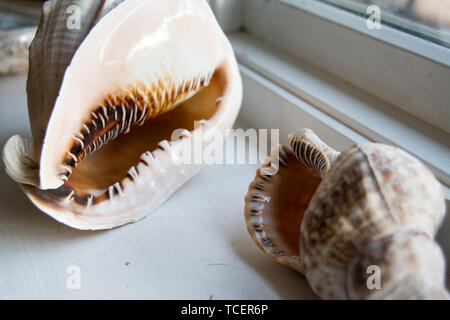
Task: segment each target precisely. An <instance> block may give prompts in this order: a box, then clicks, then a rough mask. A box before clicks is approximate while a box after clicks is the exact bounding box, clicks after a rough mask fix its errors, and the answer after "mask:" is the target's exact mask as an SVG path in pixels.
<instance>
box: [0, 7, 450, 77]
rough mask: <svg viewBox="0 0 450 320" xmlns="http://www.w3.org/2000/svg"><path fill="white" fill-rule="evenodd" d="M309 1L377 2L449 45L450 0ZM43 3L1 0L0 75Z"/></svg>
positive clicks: (24, 46) (20, 56) (398, 23)
mask: <svg viewBox="0 0 450 320" xmlns="http://www.w3.org/2000/svg"><path fill="white" fill-rule="evenodd" d="M99 1H100V0H99ZM242 1H245V0H242ZM271 1H277V0H271ZM309 1H321V2H325V3H328V4H331V5H333V6H336V7H338V8H340V9H342V10H346V11H350V12H353V13H355V14H358V15H362V16H367V12H366V10H367V7H368V6H369V5H377V6H379V7H380V9H381V12H382V16H381V21H382V23H383V24H385V25H389V26H392V27H395V28H398V29H401V30H403V31H405V32H408V33H411V34H413V35H415V36H418V37H421V38H424V39H427V40H429V41H432V42H434V43H438V44H440V45H443V46H446V47H450V41H449V34H450V31H449V30H450V0H309ZM43 2H45V0H0V74H8V73H23V72H26V70H27V65H28V54H27V50H28V45H29V43H30V42H31V40H32V38H33V36H34V32H35V27H36V25H37V24H38V22H39V16H40V11H41V7H42V4H43ZM210 2H212V1H210ZM294 2H295V0H294Z"/></svg>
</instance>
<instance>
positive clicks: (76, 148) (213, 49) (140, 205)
mask: <svg viewBox="0 0 450 320" xmlns="http://www.w3.org/2000/svg"><path fill="white" fill-rule="evenodd" d="M77 17H81V21H79V23H78V24H77V21H76V18H77ZM74 19H75V20H74ZM27 95H28V109H29V116H30V123H31V130H32V138H31V139H28V138H21V137H19V136H14V137H12V138H11V139H10V140H9V141H8V142H7V144H6V146H5V147H4V151H3V158H4V162H5V165H6V171H7V173H8V174H9V175H10V176H11V177H12V178H13V179H14V180H16V181H17V182H19V183H20V184H21V187H22V188H23V190H24V191H25V193H26V194H27V196H28V197H29V198H30V199H31V200H32V201H33V203H34V204H35V205H36V206H37V207H39V208H40V209H41V210H42V211H44V212H46V213H47V214H49V215H50V216H52V217H53V218H55V219H56V220H58V221H60V222H62V223H65V224H67V225H69V226H72V227H74V228H79V229H105V228H112V227H116V226H119V225H122V224H125V223H128V222H132V221H136V220H138V219H140V218H142V217H144V216H145V215H147V214H148V213H150V212H152V211H153V210H154V209H156V208H157V207H158V206H159V205H161V203H163V202H164V201H165V200H166V199H167V198H168V197H169V196H170V195H171V194H172V193H173V192H174V191H175V190H176V189H177V188H178V187H180V186H181V185H182V184H183V183H184V182H185V181H186V180H187V179H189V178H190V177H192V176H193V175H194V174H195V173H197V172H198V171H199V170H200V168H201V167H202V165H201V164H198V163H194V164H190V163H189V162H180V161H179V159H178V160H177V159H176V156H177V155H180V154H181V153H182V150H189V148H187V147H189V146H190V145H191V144H193V143H194V141H196V142H197V143H200V144H202V145H203V144H205V143H206V142H205V138H204V137H207V136H208V132H212V131H213V130H218V131H219V132H221V133H224V136H225V131H226V129H228V128H230V127H231V126H232V125H233V123H234V121H235V118H236V116H237V113H238V111H239V108H240V104H241V99H242V83H241V78H240V75H239V72H238V67H237V63H236V60H235V57H234V54H233V51H232V48H231V45H230V43H229V42H228V40H227V39H226V37H225V35H224V33H223V32H222V30H221V29H220V27H219V25H218V23H217V21H216V20H215V18H214V16H213V13H212V12H211V9H210V8H209V6H208V4H207V3H206V2H205V1H204V0H171V1H165V0H125V1H110V0H97V1H94V0H78V1H74V0H71V1H55V0H54V1H48V2H46V3H45V4H44V8H43V14H42V18H41V22H40V25H39V28H38V31H37V34H36V37H35V39H34V41H33V42H32V44H31V47H30V69H29V74H28V82H27ZM195 121H196V122H198V126H194V122H195ZM176 129H179V130H176ZM211 143H215V144H217V145H219V143H220V144H221V143H222V140H218V139H215V140H214V141H213V142H211ZM208 145H209V144H208ZM211 148H212V147H211Z"/></svg>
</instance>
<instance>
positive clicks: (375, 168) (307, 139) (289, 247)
mask: <svg viewBox="0 0 450 320" xmlns="http://www.w3.org/2000/svg"><path fill="white" fill-rule="evenodd" d="M289 140H290V147H288V146H285V145H278V146H276V147H275V148H276V149H275V150H272V154H271V156H270V157H269V158H268V159H267V160H266V161H265V163H264V164H263V167H268V166H273V165H274V163H275V164H276V163H279V169H278V172H277V173H276V174H274V175H272V176H263V175H262V174H261V169H258V171H257V173H256V177H255V179H254V180H253V182H252V183H251V184H250V186H249V190H248V193H247V195H246V197H245V209H244V213H245V218H246V222H247V229H248V231H249V233H250V235H251V236H252V238H253V239H254V241H255V242H256V244H257V246H258V247H259V248H260V249H261V250H262V251H263V252H264V253H266V254H267V255H268V256H269V257H271V258H272V259H274V260H275V261H277V262H279V263H282V264H285V265H288V266H290V267H292V268H294V269H296V270H297V271H299V272H301V273H302V274H304V275H305V277H306V278H307V280H308V283H309V284H310V285H311V288H312V289H313V290H314V291H315V292H316V293H317V294H318V295H319V296H320V297H322V298H324V299H406V298H408V299H413V298H420V299H448V298H449V294H448V292H447V290H446V289H445V285H444V274H445V260H444V256H443V253H442V250H441V249H440V247H439V246H438V245H437V243H436V242H435V241H434V240H433V239H434V237H435V235H436V231H437V230H438V228H439V226H440V225H441V223H442V221H443V218H444V214H445V201H444V195H443V191H442V188H441V186H440V183H439V182H438V181H437V180H436V179H435V178H434V176H433V174H432V173H431V172H430V171H429V170H428V169H427V168H426V167H425V166H424V165H423V164H422V163H421V162H420V161H419V160H417V159H416V158H414V157H413V156H411V155H409V154H408V153H406V152H404V151H403V150H400V149H398V148H395V147H392V146H388V145H383V144H377V143H364V144H358V145H355V146H354V147H352V148H350V149H348V150H345V151H344V152H342V153H339V152H337V151H335V150H333V149H332V148H330V147H328V146H327V145H326V144H325V143H323V142H322V141H321V140H320V139H319V138H318V137H317V136H316V135H315V134H314V132H312V131H311V130H309V129H302V130H298V131H296V132H293V133H291V134H290V135H289ZM371 266H376V267H379V270H380V279H381V288H375V289H374V290H371V288H369V286H368V285H367V283H368V281H369V276H370V275H371V274H370V273H368V270H369V269H368V268H369V267H371ZM372 289H373V288H372Z"/></svg>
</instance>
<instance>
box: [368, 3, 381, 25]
mask: <svg viewBox="0 0 450 320" xmlns="http://www.w3.org/2000/svg"><path fill="white" fill-rule="evenodd" d="M366 14H367V15H368V18H367V20H366V26H367V28H368V29H369V30H374V29H377V30H379V29H381V9H380V7H379V6H377V5H371V6H368V7H367V10H366Z"/></svg>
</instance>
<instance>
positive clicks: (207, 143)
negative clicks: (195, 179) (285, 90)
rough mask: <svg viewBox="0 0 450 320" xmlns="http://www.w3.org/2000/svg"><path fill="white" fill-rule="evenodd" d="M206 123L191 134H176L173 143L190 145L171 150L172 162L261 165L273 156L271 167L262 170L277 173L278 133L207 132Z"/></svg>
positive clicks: (213, 130) (196, 123)
mask: <svg viewBox="0 0 450 320" xmlns="http://www.w3.org/2000/svg"><path fill="white" fill-rule="evenodd" d="M204 123H205V122H204V121H195V122H194V131H193V132H192V133H190V132H187V130H185V129H177V130H175V131H173V133H172V136H171V141H177V140H180V139H182V138H189V139H191V141H190V143H185V144H180V147H179V148H176V147H175V148H172V149H171V150H170V151H171V153H170V156H171V160H172V162H174V163H175V164H186V165H190V164H198V165H203V164H206V165H210V164H238V165H240V164H259V163H262V162H263V161H264V159H265V158H266V157H267V156H268V155H269V154H271V160H272V161H271V165H270V166H264V167H263V168H261V171H262V172H261V173H262V174H264V175H273V174H275V173H276V172H277V171H278V163H279V155H278V148H277V147H275V146H277V145H278V143H279V135H280V133H279V129H270V131H269V130H268V129H254V128H250V129H247V130H245V131H244V129H226V130H219V129H214V128H209V129H208V128H205V127H204V126H203V124H204ZM269 141H270V142H269ZM247 145H248V146H249V147H248V148H247V147H246V146H247ZM251 146H253V147H251ZM271 151H272V152H271Z"/></svg>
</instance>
